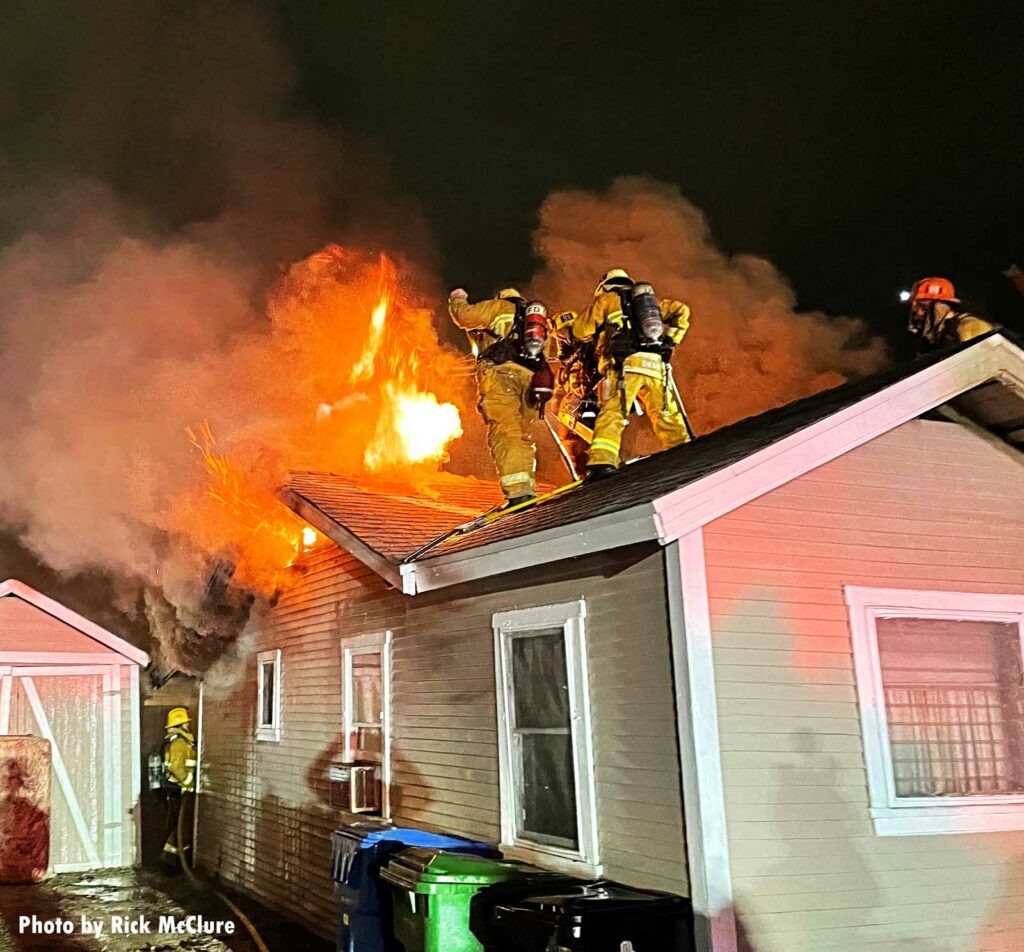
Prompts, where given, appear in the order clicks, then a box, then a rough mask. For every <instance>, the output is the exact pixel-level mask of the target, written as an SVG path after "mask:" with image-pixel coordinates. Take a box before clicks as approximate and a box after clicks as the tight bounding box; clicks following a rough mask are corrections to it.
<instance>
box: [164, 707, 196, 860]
mask: <svg viewBox="0 0 1024 952" xmlns="http://www.w3.org/2000/svg"><path fill="white" fill-rule="evenodd" d="M189 725H190V718H189V714H188V711H187V710H186V709H185V708H183V707H176V708H173V709H172V710H170V711H168V712H167V724H166V728H165V733H164V741H163V745H162V747H161V751H162V754H163V777H164V779H163V790H164V795H165V796H166V798H167V823H166V827H165V832H166V838H165V841H164V849H163V854H162V855H161V857H160V861H161V863H162V864H164V865H165V866H167V867H168V868H169V869H176V868H177V866H178V852H179V851H178V815H179V813H180V812H181V810H182V809H183V808H184V799H185V794H188V793H192V792H193V791H194V790H195V788H196V779H195V773H196V739H195V737H194V736H193V735H192V732H191V731H190V730H189ZM188 834H191V830H190V829H189V824H188V823H186V824H184V831H183V833H182V837H183V840H182V849H183V851H184V852H185V854H186V858H188V851H189V850H190V849H191V848H192V847H191V843H189V842H188V838H189V837H188Z"/></svg>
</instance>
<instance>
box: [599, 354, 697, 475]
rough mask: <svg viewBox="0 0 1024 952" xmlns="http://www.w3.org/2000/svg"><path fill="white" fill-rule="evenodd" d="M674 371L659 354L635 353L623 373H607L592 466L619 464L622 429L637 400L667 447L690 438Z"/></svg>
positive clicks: (602, 385) (603, 385)
mask: <svg viewBox="0 0 1024 952" xmlns="http://www.w3.org/2000/svg"><path fill="white" fill-rule="evenodd" d="M671 374H672V368H671V367H670V366H669V365H668V364H666V363H665V362H664V361H663V360H662V359H661V357H660V356H658V355H657V354H633V355H631V356H630V357H627V358H626V360H625V362H624V364H623V368H622V375H621V376H620V375H619V373H618V371H615V370H610V371H609V372H608V373H607V375H606V376H605V378H604V380H603V381H602V382H601V409H600V410H599V411H598V414H597V420H596V421H595V422H594V440H593V442H592V443H591V444H590V456H589V458H588V460H587V463H588V465H589V466H618V465H619V452H620V450H621V449H622V431H623V430H624V429H625V428H626V422H627V419H628V415H629V412H630V410H631V409H632V407H633V404H634V402H637V403H639V404H640V406H641V407H642V408H643V410H644V413H646V414H647V416H648V418H649V419H650V421H651V428H652V429H653V430H654V435H655V436H656V437H657V438H658V439H659V440H660V441H661V445H662V446H663V447H664V448H665V449H670V448H671V447H673V446H679V444H680V443H688V442H689V441H690V433H689V431H688V429H687V427H686V421H685V419H684V417H683V408H682V406H681V405H680V403H679V400H678V398H677V397H676V392H675V388H674V387H673V386H672V385H671V382H670V381H671ZM620 385H621V386H620Z"/></svg>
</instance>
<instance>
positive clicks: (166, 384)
mask: <svg viewBox="0 0 1024 952" xmlns="http://www.w3.org/2000/svg"><path fill="white" fill-rule="evenodd" d="M5 18H6V22H5V29H4V31H3V32H2V33H0V121H2V122H3V123H4V129H5V136H4V145H3V147H2V149H0V179H2V180H3V181H4V183H5V190H4V193H3V198H2V199H0V287H2V288H3V290H4V293H3V295H2V296H0V381H2V387H0V414H2V415H3V419H4V421H5V425H4V427H3V428H2V430H0V523H3V524H4V525H6V526H8V527H12V528H13V529H14V530H15V531H16V532H17V533H18V535H19V537H20V538H21V540H22V541H23V543H24V544H25V545H27V546H28V547H29V548H30V549H31V551H32V552H33V553H35V554H36V555H37V556H38V557H39V558H41V559H42V560H44V561H45V562H46V563H47V564H48V565H50V566H52V567H53V568H55V569H57V570H58V571H60V572H62V573H65V574H74V573H81V572H84V571H89V570H92V569H98V570H100V571H103V572H105V573H108V574H109V575H111V576H112V577H115V578H118V579H129V580H136V582H137V584H138V585H139V586H140V587H141V588H142V589H143V590H144V591H145V593H146V603H147V605H146V607H147V611H146V615H147V617H148V619H149V622H150V624H151V627H152V628H153V630H154V633H155V634H156V635H157V637H158V639H159V641H160V646H161V650H162V653H163V656H164V657H163V659H162V660H163V661H164V663H166V664H169V665H177V666H180V667H182V668H183V669H184V670H197V669H200V668H201V667H203V666H204V665H205V663H207V660H208V659H207V658H206V657H205V656H206V655H207V654H209V651H208V650H206V649H204V650H202V651H200V650H198V648H199V647H201V646H197V644H196V643H195V642H196V637H197V635H196V631H195V630H194V629H195V628H196V627H197V626H201V625H202V624H203V618H202V617H200V616H201V615H202V614H203V613H202V611H201V609H202V606H203V603H204V587H205V586H206V581H207V576H208V575H209V569H208V566H209V564H210V562H211V560H216V559H217V558H218V557H220V556H222V555H223V556H226V557H227V558H229V559H231V560H233V561H235V562H237V566H236V567H237V569H238V574H237V575H236V576H235V581H236V582H240V583H242V584H244V585H248V586H250V587H252V588H254V589H257V590H263V591H266V590H269V589H272V582H273V580H272V579H270V578H268V577H267V573H268V572H269V571H270V569H271V568H272V567H273V566H274V565H276V566H277V567H278V568H279V567H280V566H282V565H284V564H286V561H287V557H283V556H282V551H283V550H284V549H287V547H288V545H291V544H292V543H291V541H290V537H292V536H294V535H295V533H296V532H298V531H301V527H298V526H297V525H296V524H294V520H292V522H289V520H290V519H291V517H290V515H289V514H288V513H287V511H286V510H283V507H281V506H280V505H279V504H278V503H277V502H276V501H275V499H274V496H273V493H274V491H275V490H276V489H277V487H278V486H279V485H280V483H281V481H282V479H283V478H284V476H285V475H286V473H287V471H288V469H289V468H290V467H296V468H301V467H304V466H308V467H310V468H323V469H333V470H346V469H348V470H352V469H356V468H358V467H359V466H360V465H361V463H362V460H361V453H360V449H361V447H362V446H365V444H366V443H367V442H368V441H369V440H370V439H372V438H373V436H374V434H373V432H372V431H371V432H362V431H361V430H360V427H367V426H369V427H371V428H372V426H373V420H374V417H373V415H372V414H370V413H364V414H360V415H356V414H345V413H341V412H338V413H327V414H326V415H325V414H324V413H322V412H321V413H320V414H319V415H318V413H317V410H318V407H322V406H323V405H327V406H329V407H338V406H343V405H344V403H345V400H350V401H352V400H354V401H356V402H358V401H360V400H362V401H364V402H366V401H369V402H372V401H374V400H375V399H378V398H379V396H380V387H379V385H377V384H375V382H374V381H373V380H369V381H366V380H364V381H362V382H360V383H359V384H358V385H356V384H354V383H351V382H350V381H349V380H348V371H349V369H350V368H351V367H352V366H353V365H354V364H355V363H356V361H357V360H358V359H359V355H360V351H361V348H362V347H363V345H364V342H365V340H366V337H367V325H368V322H369V319H370V314H371V312H372V310H373V306H374V303H375V301H374V298H373V295H374V293H375V292H376V290H377V288H378V285H379V280H378V273H379V271H380V269H381V267H382V264H381V262H380V261H379V259H378V256H377V254H376V253H375V252H376V250H377V249H381V248H387V249H388V250H389V252H390V253H391V254H392V255H395V256H397V260H398V264H399V269H398V270H399V273H400V275H402V276H403V277H402V278H401V279H398V280H397V286H396V288H395V290H394V292H393V296H394V298H395V301H394V306H393V309H392V313H391V316H390V325H389V331H390V332H393V334H394V335H397V338H401V339H405V340H410V341H414V342H415V346H414V347H412V348H410V351H409V353H405V354H404V355H403V359H408V358H409V356H410V354H411V353H413V352H414V351H417V350H418V352H419V353H420V354H421V356H422V354H423V353H424V352H426V353H428V354H429V356H430V359H429V360H424V363H425V364H427V365H428V367H429V369H428V370H426V371H424V373H425V375H426V377H427V378H428V379H429V382H430V383H432V384H436V386H435V388H434V389H435V392H436V393H437V395H438V397H439V398H440V399H455V400H457V401H459V402H462V401H465V402H467V403H468V402H469V396H468V390H469V382H468V379H467V377H466V374H465V372H464V371H465V367H464V365H463V364H462V363H461V362H459V361H458V360H457V359H456V358H455V357H454V356H453V355H451V354H450V353H449V352H446V351H443V350H442V349H441V348H440V345H439V344H438V342H437V338H436V336H435V334H434V331H433V328H432V325H431V317H430V315H429V314H428V313H427V312H426V311H425V310H424V309H423V307H422V303H423V298H422V297H421V296H420V295H421V294H422V292H414V291H412V290H411V287H412V283H415V285H416V286H417V287H419V288H421V289H424V290H426V291H428V292H430V293H431V297H432V298H433V299H436V298H437V297H439V295H438V294H437V289H436V288H435V287H434V286H433V284H432V279H431V278H430V277H429V274H428V272H427V271H426V270H423V269H421V268H419V267H417V266H416V265H414V264H413V260H412V255H413V254H415V257H416V259H417V260H419V261H422V260H424V259H425V258H428V257H429V247H428V245H427V243H426V240H425V234H426V232H425V229H424V227H423V225H422V218H421V217H420V215H419V214H418V213H417V211H416V209H415V207H414V206H412V205H411V203H409V202H408V201H406V200H404V199H403V198H402V197H401V196H397V195H395V194H394V193H393V191H391V190H390V189H389V188H388V187H387V184H386V182H384V181H382V179H381V176H380V175H379V173H378V172H377V171H375V170H376V169H378V168H380V163H379V162H377V161H374V159H375V157H374V156H373V155H372V154H371V153H372V148H369V149H368V148H367V146H366V145H365V144H363V145H360V146H358V147H357V146H354V145H352V144H350V143H348V142H345V143H342V142H340V141H339V139H338V136H337V135H336V134H335V133H333V132H331V131H330V130H327V129H325V128H324V127H322V126H321V125H318V124H316V123H314V122H312V121H310V120H308V119H305V118H303V117H302V116H300V115H297V114H296V112H295V109H294V106H293V95H292V94H293V87H294V75H293V71H292V69H291V67H290V65H289V63H288V59H287V57H286V56H285V55H284V53H283V52H282V50H281V48H280V46H279V44H278V43H277V41H276V40H275V39H274V33H275V24H274V22H273V20H272V18H271V17H270V16H269V15H268V14H266V13H265V12H264V5H263V4H259V3H256V4H251V3H233V2H230V0H228V2H224V3H219V4H208V3H202V2H188V0H186V2H181V3H174V4H147V3H138V2H137V0H101V2H99V3H96V4H88V5H82V4H77V3H74V2H71V0H67V2H63V3H61V2H57V3H55V4H50V5H47V6H46V7H45V8H43V7H40V6H39V5H38V4H30V3H21V4H15V5H14V8H13V9H11V10H9V11H5ZM55 64H58V65H56V66H55ZM336 240H341V241H342V242H344V243H345V244H347V245H351V246H353V247H359V248H361V249H365V250H364V251H363V252H362V253H359V254H356V253H352V252H346V251H344V250H342V248H341V247H339V246H338V245H331V244H328V243H329V242H331V241H336ZM325 246H326V247H325ZM321 248H322V249H323V250H322V251H317V249H321ZM289 262H296V263H295V264H294V265H291V266H290V267H288V265H289ZM285 268H286V270H283V269H285ZM403 282H405V283H403ZM382 356H387V355H386V354H383V355H382ZM391 359H392V360H394V355H393V354H392V355H391ZM367 421H369V422H367ZM206 424H208V426H209V430H208V431H206V430H204V429H203V427H204V425H206ZM189 432H191V433H192V434H193V437H197V434H198V438H197V439H196V442H197V443H198V444H200V445H199V446H192V445H190V442H189V436H188V433H189ZM202 451H205V452H206V453H207V459H206V463H207V467H206V468H204V460H203V458H202ZM211 463H212V465H214V466H216V465H219V464H221V463H223V464H225V465H229V466H230V473H229V479H230V481H231V483H232V485H233V486H235V488H236V489H238V491H239V495H240V496H241V497H242V502H239V501H238V500H235V501H234V504H233V505H234V508H233V509H232V507H231V506H224V505H219V504H218V502H217V501H216V500H214V499H211V497H210V495H209V493H208V492H207V490H208V488H209V483H210V478H211V476H210V472H208V468H209V465H210V464H211ZM249 504H251V510H252V511H245V510H246V506H247V505H249ZM267 513H273V515H270V516H268V517H267V518H265V519H264V515H265V514H267ZM254 522H255V523H256V525H253V524H252V523H254ZM285 536H288V537H289V538H288V539H285V538H284V537H285ZM285 543H287V545H286V544H285ZM205 595H206V597H207V600H209V592H208V591H206V592H205ZM226 601H227V602H230V601H231V599H230V598H227V599H226ZM215 608H226V609H230V608H231V606H230V605H225V604H222V605H220V606H215ZM209 615H210V618H209V624H208V625H207V627H208V628H209V629H210V630H209V631H201V632H200V634H203V635H211V636H212V637H213V640H214V641H226V640H230V637H231V634H232V633H231V631H230V630H229V629H230V628H231V627H232V625H234V626H235V627H237V624H236V622H237V620H238V619H237V617H234V618H232V616H231V611H229V610H226V611H219V612H218V611H217V610H214V611H213V612H212V613H209ZM222 635H223V637H221V636H222Z"/></svg>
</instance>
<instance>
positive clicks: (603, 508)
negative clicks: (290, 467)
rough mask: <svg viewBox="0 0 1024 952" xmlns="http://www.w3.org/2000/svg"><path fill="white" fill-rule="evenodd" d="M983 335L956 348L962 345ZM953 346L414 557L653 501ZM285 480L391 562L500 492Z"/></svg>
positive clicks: (478, 486)
mask: <svg viewBox="0 0 1024 952" xmlns="http://www.w3.org/2000/svg"><path fill="white" fill-rule="evenodd" d="M986 336H987V335H986ZM981 339H983V338H977V339H976V340H975V341H971V342H969V343H967V344H963V345H961V346H960V347H958V348H956V349H955V350H957V351H958V350H961V349H964V348H966V347H970V346H972V345H973V344H975V343H977V341H978V340H981ZM953 352H955V351H953V350H944V351H941V352H938V353H936V354H932V355H929V356H926V357H922V358H919V359H918V360H916V361H913V362H912V363H909V364H903V365H900V366H896V367H892V368H889V369H887V370H885V371H882V372H881V373H878V374H874V375H872V376H871V377H866V378H864V379H862V380H857V381H853V382H852V383H847V384H844V385H842V386H840V387H836V388H834V389H832V390H826V391H823V392H822V393H818V394H815V395H814V396H811V397H807V398H805V399H803V400H798V401H796V402H794V403H790V404H787V405H785V406H783V407H779V408H777V409H774V410H769V411H768V412H767V413H762V414H760V415H758V416H755V417H749V418H747V419H745V420H741V421H740V422H738V423H734V424H733V425H731V426H727V427H723V428H722V429H720V430H716V431H715V432H713V433H710V434H708V435H706V436H701V437H699V438H698V439H696V440H694V441H693V442H692V443H689V444H684V445H683V446H678V447H676V448H675V449H671V450H666V451H665V452H662V453H657V454H655V455H653V456H649V457H647V458H645V459H640V460H637V461H635V462H633V463H631V464H630V465H628V466H625V467H623V468H622V469H620V470H619V471H618V472H617V473H615V474H614V475H612V476H610V477H609V478H607V479H604V480H601V481H599V482H596V483H592V484H586V485H583V486H580V487H579V488H577V489H575V490H572V491H570V492H567V493H565V494H564V495H561V496H557V497H555V498H552V499H550V500H547V501H544V502H542V503H541V504H539V505H537V506H535V507H532V508H530V509H526V510H523V511H521V512H516V513H510V514H509V515H507V516H504V517H501V518H499V519H497V520H495V521H493V522H491V523H488V524H487V525H485V526H483V527H481V528H478V529H475V530H474V531H472V532H471V533H468V534H465V535H457V536H453V537H452V538H450V539H448V540H446V541H445V542H442V543H440V544H439V545H437V546H435V547H433V548H431V549H430V551H429V552H428V553H426V554H424V556H423V557H422V560H424V561H429V559H431V558H437V557H438V556H441V555H446V554H449V553H452V552H461V551H465V550H467V549H473V548H478V547H480V546H484V545H487V544H489V543H492V542H499V541H503V540H508V539H514V538H519V537H522V536H527V535H531V534H532V533H535V532H540V531H543V530H545V529H552V528H557V527H562V526H567V525H571V524H573V523H576V522H582V521H584V520H587V519H592V518H595V517H597V516H602V515H607V514H610V513H615V512H620V511H622V510H625V509H629V508H632V507H633V506H637V505H641V504H643V503H650V502H653V501H654V500H655V499H657V498H659V497H660V496H663V495H665V494H666V493H668V492H671V491H673V490H675V489H678V488H679V487H681V486H685V485H687V484H688V483H692V482H694V481H696V480H698V479H701V478H702V477H704V476H708V475H710V474H711V473H714V472H716V471H717V470H720V469H724V468H725V467H727V466H730V465H732V464H733V463H736V462H738V461H739V460H742V459H743V458H745V457H747V456H750V455H751V454H753V453H755V452H757V451H758V450H761V449H764V448H765V447H767V446H770V445H771V444H773V443H776V442H778V441H779V440H781V439H783V438H785V437H787V436H790V435H791V434H793V433H796V432H798V431H799V430H802V429H804V428H805V427H808V426H812V425H813V424H815V423H817V422H819V421H821V420H824V419H825V418H826V417H828V416H831V415H832V414H834V413H838V412H839V411H841V410H844V409H846V408H847V407H849V406H852V405H853V404H855V403H858V402H860V401H861V400H864V399H865V398H867V397H870V396H871V395H872V394H875V393H878V392H879V391H881V390H884V389H885V388H887V387H889V386H892V385H893V384H895V383H898V382H899V381H900V380H903V379H904V378H906V377H909V376H911V375H913V374H915V373H918V372H920V371H921V370H924V369H925V368H927V367H929V366H931V365H933V364H935V363H938V362H940V361H942V360H944V359H946V358H948V357H949V356H950V355H951V353H953ZM287 488H289V489H291V490H293V491H294V492H296V493H298V494H299V495H301V496H304V497H305V498H306V499H307V500H309V502H310V503H312V504H313V505H314V506H316V507H317V508H318V509H320V510H321V511H322V512H323V513H324V514H325V515H327V516H329V517H330V518H331V519H332V520H334V521H335V522H337V523H338V524H340V525H342V526H344V527H345V528H346V529H348V530H349V531H350V532H352V533H354V534H355V535H357V536H359V537H360V538H361V539H362V540H363V541H364V542H366V543H367V544H368V545H369V546H371V547H372V548H373V549H375V550H376V551H378V552H379V553H380V554H381V555H383V556H385V558H387V559H388V560H389V561H391V562H392V563H395V564H397V563H399V562H401V561H403V560H404V559H407V558H408V557H409V556H410V555H412V554H413V553H415V552H416V551H417V550H418V549H419V548H420V547H421V546H423V545H424V544H425V543H427V542H429V541H430V540H432V539H435V538H437V537H438V536H439V535H441V534H443V533H445V532H448V531H450V530H452V529H454V528H455V527H456V526H459V525H461V524H463V523H465V522H467V521H469V520H471V519H472V518H473V517H474V516H477V515H479V514H481V513H483V512H485V511H487V510H488V509H490V508H491V507H493V506H494V505H495V504H496V503H497V502H498V501H500V498H501V497H500V493H499V491H498V487H497V485H496V484H493V483H487V482H483V481H481V480H477V479H470V478H465V477H457V476H451V475H447V474H441V475H439V476H438V477H437V478H436V479H434V480H432V481H431V482H430V483H429V484H427V485H426V486H424V487H423V488H422V489H421V490H420V491H418V492H413V491H410V490H409V489H408V487H403V488H402V489H400V490H398V491H397V493H396V490H395V489H394V487H392V488H391V489H389V488H388V487H387V486H386V485H384V484H381V485H379V486H376V487H375V486H373V485H372V484H367V483H365V482H362V481H359V482H357V481H356V480H355V479H354V478H352V477H348V476H337V475H332V474H324V473H296V474H294V475H293V476H292V478H291V481H290V483H289V485H288V487H287Z"/></svg>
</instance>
